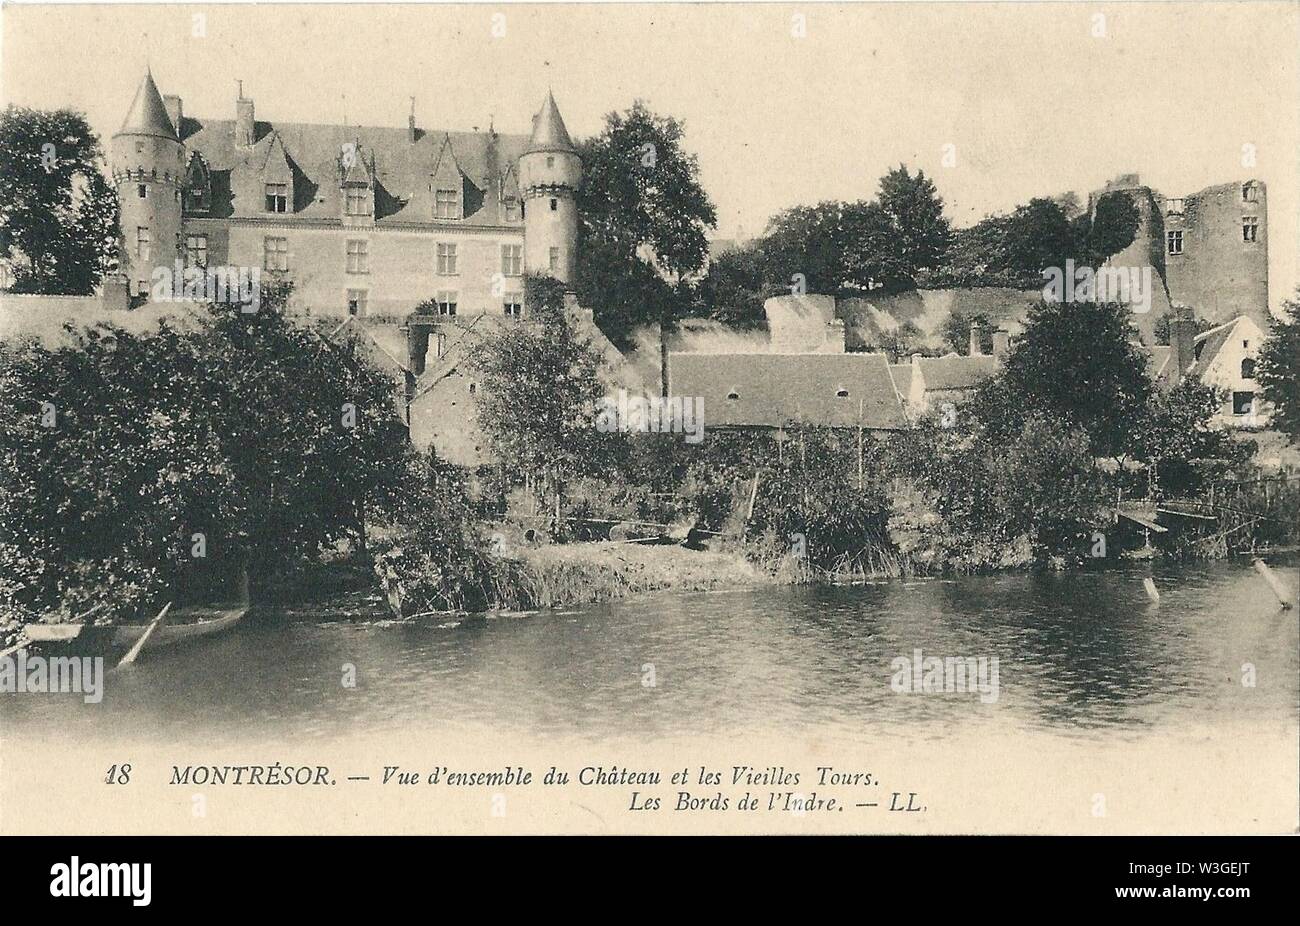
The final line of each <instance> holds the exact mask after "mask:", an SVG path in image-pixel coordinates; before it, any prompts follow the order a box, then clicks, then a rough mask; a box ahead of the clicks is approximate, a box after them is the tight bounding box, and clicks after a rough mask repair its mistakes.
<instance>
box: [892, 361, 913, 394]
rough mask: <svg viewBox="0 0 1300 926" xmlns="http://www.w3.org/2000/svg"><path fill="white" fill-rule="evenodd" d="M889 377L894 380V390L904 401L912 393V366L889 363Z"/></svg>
mask: <svg viewBox="0 0 1300 926" xmlns="http://www.w3.org/2000/svg"><path fill="white" fill-rule="evenodd" d="M889 375H890V376H892V377H893V378H894V388H895V389H897V390H898V394H899V395H900V396H902V397H903V398H904V399H906V398H907V394H908V393H909V392H911V391H912V365H911V364H910V363H891V364H890V365H889Z"/></svg>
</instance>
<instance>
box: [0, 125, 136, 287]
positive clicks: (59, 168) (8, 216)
mask: <svg viewBox="0 0 1300 926" xmlns="http://www.w3.org/2000/svg"><path fill="white" fill-rule="evenodd" d="M102 161H103V152H102V151H101V149H100V145H99V139H98V138H97V137H96V136H95V134H94V133H93V132H92V131H91V130H90V126H89V125H88V124H87V122H86V119H85V117H84V116H83V115H81V114H80V113H76V112H72V111H70V110H66V109H60V110H54V111H49V110H37V109H26V108H22V107H17V106H13V105H10V106H9V108H8V109H6V110H5V112H4V114H3V115H0V256H3V259H4V260H5V261H6V262H7V263H8V264H9V266H10V268H11V271H12V273H13V284H12V288H13V290H14V291H15V292H20V293H54V294H69V295H82V296H84V295H88V294H90V293H91V292H92V291H93V290H94V288H95V286H96V285H97V284H98V283H99V281H100V279H101V278H102V277H103V275H104V273H105V272H106V271H107V270H108V269H109V267H110V266H111V263H112V261H113V259H114V258H115V257H116V254H117V247H118V237H119V231H118V203H117V195H116V193H114V191H113V188H112V187H111V186H110V185H109V183H108V180H107V179H106V178H105V176H104V173H103V170H102Z"/></svg>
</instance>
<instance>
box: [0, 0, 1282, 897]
mask: <svg viewBox="0 0 1300 926" xmlns="http://www.w3.org/2000/svg"><path fill="white" fill-rule="evenodd" d="M2 49H3V57H2V64H0V84H2V90H0V98H2V99H0V102H2V103H3V105H4V107H5V108H4V109H3V112H2V113H0V250H2V253H0V411H2V413H0V651H2V654H0V832H3V833H5V834H21V835H58V834H66V835H84V834H105V835H110V834H119V835H133V834H138V835H168V836H171V835H188V836H195V835H215V834H225V835H264V834H800V835H814V834H897V835H906V836H923V835H937V834H1002V835H1026V834H1056V835H1140V834H1159V835H1204V834H1220V835H1238V834H1289V833H1294V832H1295V831H1296V829H1297V824H1298V821H1300V798H1298V793H1300V772H1298V770H1297V751H1298V750H1300V681H1298V679H1300V641H1298V637H1297V627H1298V623H1297V609H1296V600H1297V585H1298V584H1300V570H1298V568H1297V567H1298V566H1300V553H1297V543H1298V542H1300V386H1298V384H1297V368H1298V366H1300V290H1298V289H1297V284H1298V283H1300V278H1298V275H1297V274H1298V270H1300V266H1298V264H1300V261H1298V258H1297V253H1298V251H1300V226H1298V224H1297V216H1298V215H1300V176H1298V165H1297V160H1296V152H1297V150H1300V107H1298V106H1297V101H1298V100H1300V70H1298V69H1297V60H1298V57H1297V53H1298V52H1300V7H1297V5H1296V4H1295V3H1281V2H1279V3H1269V2H1261V3H1241V4H1238V3H1160V4H1139V3H1041V4H1040V3H1001V4H983V3H882V4H873V3H846V4H842V5H836V4H821V3H816V4H791V5H782V4H767V3H764V4H748V3H723V4H676V3H662V4H600V3H590V4H566V3H549V4H540V5H533V4H521V3H505V4H494V3H493V4H489V3H484V4H476V3H471V4H459V5H452V4H440V3H415V4H403V5H384V4H371V3H355V4H351V3H335V4H323V5H315V4H284V5H277V4H243V3H237V4H213V5H207V4H202V3H197V4H190V3H186V4H168V3H154V4H131V5H127V4H116V3H103V4H99V3H96V4H85V5H78V4H53V5H43V4H39V3H32V4H28V3H20V4H8V3H7V4H6V5H5V6H4V8H3V45H2ZM1180 861H1189V860H1180ZM77 865H78V863H76V862H75V860H74V862H73V863H72V865H71V868H68V870H66V871H61V872H54V873H53V875H54V883H53V884H52V885H51V891H52V892H53V893H54V895H55V896H62V895H60V894H59V891H60V890H64V891H66V892H71V893H72V894H75V893H76V891H77V890H81V888H80V887H79V885H81V884H83V883H85V882H82V881H79V880H78V878H77V870H76V869H77ZM57 867H58V866H56V868H57ZM65 867H66V866H65ZM60 879H63V881H62V882H61V881H60ZM1185 881H1186V883H1187V884H1189V885H1190V884H1191V883H1193V882H1192V876H1191V875H1190V874H1188V875H1187V877H1186V878H1185ZM93 882H94V878H91V888H86V890H91V889H92V888H93V887H94V883H93ZM60 883H62V884H63V887H62V888H60V887H59V884H60Z"/></svg>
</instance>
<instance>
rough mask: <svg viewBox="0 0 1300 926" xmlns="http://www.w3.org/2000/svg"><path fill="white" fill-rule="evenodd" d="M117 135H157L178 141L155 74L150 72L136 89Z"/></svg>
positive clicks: (146, 73)
mask: <svg viewBox="0 0 1300 926" xmlns="http://www.w3.org/2000/svg"><path fill="white" fill-rule="evenodd" d="M117 134H119V135H124V134H129V135H157V136H159V137H161V138H170V139H171V140H172V141H176V129H175V128H173V127H172V120H171V117H170V116H168V115H167V107H166V106H164V105H163V100H162V94H160V93H159V92H158V85H157V84H155V83H154V82H153V74H152V73H151V72H149V71H148V70H146V71H145V74H144V79H143V80H141V81H140V86H139V87H137V88H136V91H135V99H133V100H132V101H131V108H130V109H128V110H127V111H126V118H125V119H123V120H122V127H121V128H120V129H118V131H117Z"/></svg>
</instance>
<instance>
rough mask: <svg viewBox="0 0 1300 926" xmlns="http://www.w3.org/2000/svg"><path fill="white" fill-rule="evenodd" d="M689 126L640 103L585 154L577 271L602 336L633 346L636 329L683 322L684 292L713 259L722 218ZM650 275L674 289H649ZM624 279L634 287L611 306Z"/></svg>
mask: <svg viewBox="0 0 1300 926" xmlns="http://www.w3.org/2000/svg"><path fill="white" fill-rule="evenodd" d="M684 135H685V126H684V125H683V123H681V122H680V121H678V120H677V119H674V118H672V117H671V116H661V115H658V114H656V113H654V112H651V111H650V109H649V107H647V106H646V104H645V103H644V102H643V101H642V100H637V101H635V102H634V103H633V104H632V107H631V108H630V109H629V110H627V111H626V112H624V113H619V112H611V113H609V114H608V115H606V116H605V128H604V129H603V130H602V131H601V133H600V134H599V135H597V136H596V137H595V138H592V139H589V140H587V141H584V142H583V143H582V144H581V145H580V146H579V154H580V155H581V157H582V163H583V184H582V188H581V189H580V190H579V191H578V196H577V204H578V240H579V247H578V261H577V268H576V274H575V281H574V286H575V289H576V290H577V293H578V298H579V301H580V302H582V304H583V305H589V306H591V307H592V308H593V309H594V311H595V313H596V319H597V321H598V322H600V324H601V327H602V329H604V330H605V331H606V333H607V334H609V336H610V337H611V338H612V339H615V340H616V341H620V342H624V339H625V337H626V335H627V334H628V333H629V332H630V330H631V328H633V327H635V326H637V325H644V324H649V323H658V324H659V325H660V326H661V329H671V328H672V326H673V323H674V321H675V317H674V311H673V308H674V305H675V300H674V298H673V295H672V293H673V292H674V290H675V284H676V283H677V282H679V281H680V280H681V279H682V278H683V277H685V276H687V275H689V274H693V273H696V272H698V271H699V270H700V269H701V268H703V267H704V264H705V261H706V260H707V258H708V253H709V249H708V240H707V238H706V237H705V232H706V231H707V230H708V229H710V228H713V227H715V226H716V225H717V213H716V211H715V210H714V206H713V203H712V202H711V201H710V199H709V196H708V193H706V192H705V190H704V187H703V185H702V184H701V182H700V176H699V173H700V169H699V161H698V159H697V158H696V157H695V155H693V154H689V153H687V152H686V150H685V149H684V148H683V145H682V142H683V138H684ZM646 267H651V268H653V270H654V273H655V275H656V276H658V275H660V274H662V275H663V276H664V277H666V278H667V279H666V280H665V281H664V282H663V285H658V284H655V283H652V282H651V281H650V279H651V278H650V277H649V276H648V275H647V274H646V270H645V268H646ZM620 277H623V278H627V279H628V280H630V281H635V282H634V284H633V285H631V286H627V287H624V288H623V289H622V290H621V291H620V292H619V296H618V298H614V297H611V294H610V289H609V287H610V284H611V282H613V281H617V280H618V279H619V278H620Z"/></svg>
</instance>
